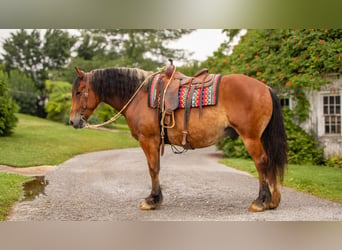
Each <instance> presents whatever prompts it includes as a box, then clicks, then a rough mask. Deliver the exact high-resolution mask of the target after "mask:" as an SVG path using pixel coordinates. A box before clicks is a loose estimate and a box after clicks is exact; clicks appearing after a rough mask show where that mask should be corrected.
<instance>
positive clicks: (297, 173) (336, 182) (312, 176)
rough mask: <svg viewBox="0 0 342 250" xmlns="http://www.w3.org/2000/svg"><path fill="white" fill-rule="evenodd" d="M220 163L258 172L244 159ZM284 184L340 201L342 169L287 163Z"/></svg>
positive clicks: (226, 160) (341, 201)
mask: <svg viewBox="0 0 342 250" xmlns="http://www.w3.org/2000/svg"><path fill="white" fill-rule="evenodd" d="M222 163H224V164H226V165H228V166H231V167H234V168H236V169H239V170H242V171H246V172H249V173H251V174H252V175H253V176H255V177H257V175H258V173H257V171H256V168H255V166H254V163H253V161H251V160H245V159H223V160H222ZM283 184H284V186H287V187H291V188H294V189H296V190H299V191H302V192H305V193H310V194H312V195H315V196H318V197H321V198H324V199H327V200H331V201H334V202H338V203H342V169H341V168H330V167H324V166H311V165H293V164H290V165H288V167H287V169H286V171H285V176H284V183H283Z"/></svg>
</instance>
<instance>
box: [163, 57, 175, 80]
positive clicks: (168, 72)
mask: <svg viewBox="0 0 342 250" xmlns="http://www.w3.org/2000/svg"><path fill="white" fill-rule="evenodd" d="M169 62H170V65H168V66H167V67H166V68H165V74H166V75H167V76H168V77H169V78H170V77H171V76H172V73H173V71H174V70H175V65H173V60H172V59H169Z"/></svg>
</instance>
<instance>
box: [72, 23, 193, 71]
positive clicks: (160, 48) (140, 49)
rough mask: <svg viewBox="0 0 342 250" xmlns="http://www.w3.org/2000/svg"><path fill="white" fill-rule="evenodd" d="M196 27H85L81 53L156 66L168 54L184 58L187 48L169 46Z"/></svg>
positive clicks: (139, 65) (126, 62)
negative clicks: (86, 28)
mask: <svg viewBox="0 0 342 250" xmlns="http://www.w3.org/2000/svg"><path fill="white" fill-rule="evenodd" d="M191 32H192V30H183V29H163V30H152V29H95V30H82V31H81V37H82V43H81V45H80V46H79V47H78V49H77V50H76V51H77V52H78V56H79V57H82V58H84V59H88V58H89V59H92V58H94V57H96V56H98V57H99V56H100V57H102V58H106V59H107V60H117V61H118V62H119V63H121V64H122V65H125V66H132V67H141V68H144V69H155V68H156V65H158V66H160V65H161V64H164V63H165V61H167V59H168V58H174V59H175V60H176V59H180V58H183V57H184V56H185V52H184V51H183V50H180V49H170V48H168V47H167V45H168V43H169V42H170V41H173V40H176V39H179V38H180V37H181V36H183V35H185V34H189V33H191Z"/></svg>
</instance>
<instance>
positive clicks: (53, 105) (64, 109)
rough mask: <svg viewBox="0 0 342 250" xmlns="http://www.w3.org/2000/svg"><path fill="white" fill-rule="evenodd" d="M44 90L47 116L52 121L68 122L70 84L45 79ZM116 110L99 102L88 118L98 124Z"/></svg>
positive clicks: (90, 121) (70, 101) (107, 118)
mask: <svg viewBox="0 0 342 250" xmlns="http://www.w3.org/2000/svg"><path fill="white" fill-rule="evenodd" d="M46 90H47V93H48V96H49V98H48V102H47V104H46V105H45V110H46V112H47V113H48V115H47V118H48V119H50V120H53V121H58V122H62V123H64V124H68V123H69V116H70V109H71V105H72V100H71V84H70V83H68V82H62V81H50V80H47V81H46ZM115 113H116V111H115V110H114V109H113V108H112V107H111V106H109V105H107V104H104V103H101V104H100V105H99V106H98V107H97V108H96V109H95V111H94V113H93V115H92V116H91V117H90V118H89V120H88V122H89V123H91V124H98V123H102V122H104V121H107V120H109V119H110V118H112V116H113V115H114V114H115Z"/></svg>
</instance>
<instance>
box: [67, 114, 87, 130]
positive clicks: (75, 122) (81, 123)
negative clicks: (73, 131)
mask: <svg viewBox="0 0 342 250" xmlns="http://www.w3.org/2000/svg"><path fill="white" fill-rule="evenodd" d="M86 124H87V122H86V120H85V119H84V117H83V116H80V115H79V116H76V117H73V118H71V119H70V120H69V125H71V126H73V127H74V128H84V127H85V126H86Z"/></svg>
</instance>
